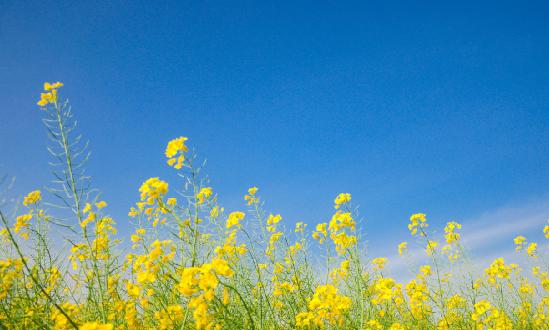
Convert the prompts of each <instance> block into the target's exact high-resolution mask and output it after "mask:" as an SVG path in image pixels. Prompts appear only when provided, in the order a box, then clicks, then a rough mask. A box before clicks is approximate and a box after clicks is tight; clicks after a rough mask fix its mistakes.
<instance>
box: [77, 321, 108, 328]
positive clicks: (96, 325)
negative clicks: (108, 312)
mask: <svg viewBox="0 0 549 330" xmlns="http://www.w3.org/2000/svg"><path fill="white" fill-rule="evenodd" d="M112 329H113V325H112V324H110V323H107V324H101V323H98V322H87V323H84V324H83V325H82V326H80V328H79V330H112Z"/></svg>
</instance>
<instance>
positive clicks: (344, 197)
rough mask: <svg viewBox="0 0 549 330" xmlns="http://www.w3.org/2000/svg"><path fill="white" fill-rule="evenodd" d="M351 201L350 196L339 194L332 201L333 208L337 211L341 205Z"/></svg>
mask: <svg viewBox="0 0 549 330" xmlns="http://www.w3.org/2000/svg"><path fill="white" fill-rule="evenodd" d="M350 201H351V194H349V193H341V194H339V195H337V197H336V198H335V199H334V204H335V205H334V208H335V209H336V210H337V209H339V208H340V207H341V205H343V204H347V203H349V202H350Z"/></svg>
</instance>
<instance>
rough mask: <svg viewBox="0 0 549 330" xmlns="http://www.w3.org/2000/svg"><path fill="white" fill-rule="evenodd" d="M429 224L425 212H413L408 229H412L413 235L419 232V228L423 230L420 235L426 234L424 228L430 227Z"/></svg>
mask: <svg viewBox="0 0 549 330" xmlns="http://www.w3.org/2000/svg"><path fill="white" fill-rule="evenodd" d="M428 226H429V225H428V224H427V217H426V216H425V214H423V213H416V214H413V215H412V216H411V217H410V224H409V225H408V229H409V230H410V233H411V234H412V235H415V234H417V232H418V230H421V232H420V235H421V236H424V233H423V230H422V229H423V228H426V227H428Z"/></svg>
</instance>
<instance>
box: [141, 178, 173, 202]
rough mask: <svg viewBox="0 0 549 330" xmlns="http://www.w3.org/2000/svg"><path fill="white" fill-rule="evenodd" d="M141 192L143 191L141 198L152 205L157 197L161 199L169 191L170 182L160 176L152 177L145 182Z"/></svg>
mask: <svg viewBox="0 0 549 330" xmlns="http://www.w3.org/2000/svg"><path fill="white" fill-rule="evenodd" d="M139 192H140V193H141V200H142V201H146V202H147V204H150V205H152V204H153V203H154V201H155V200H156V199H160V198H162V196H164V195H165V194H167V193H168V183H167V182H165V181H162V180H160V179H158V178H150V179H148V180H147V181H145V182H143V184H142V185H141V187H140V188H139Z"/></svg>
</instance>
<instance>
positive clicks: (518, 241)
mask: <svg viewBox="0 0 549 330" xmlns="http://www.w3.org/2000/svg"><path fill="white" fill-rule="evenodd" d="M513 242H514V243H515V245H516V246H517V247H516V248H515V250H517V251H520V250H522V248H523V247H524V243H526V237H524V236H517V237H515V238H514V239H513Z"/></svg>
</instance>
